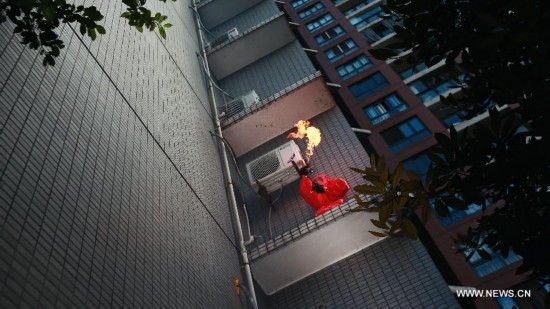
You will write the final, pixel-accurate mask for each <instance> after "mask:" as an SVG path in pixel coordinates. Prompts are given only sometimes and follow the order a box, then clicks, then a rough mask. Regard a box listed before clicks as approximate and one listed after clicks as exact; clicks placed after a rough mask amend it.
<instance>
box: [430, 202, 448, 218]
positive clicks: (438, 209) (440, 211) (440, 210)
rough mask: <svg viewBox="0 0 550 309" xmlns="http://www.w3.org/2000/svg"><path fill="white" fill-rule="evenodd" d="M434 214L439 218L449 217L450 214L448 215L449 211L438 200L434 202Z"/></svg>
mask: <svg viewBox="0 0 550 309" xmlns="http://www.w3.org/2000/svg"><path fill="white" fill-rule="evenodd" d="M434 209H435V213H436V214H437V215H438V216H440V217H449V216H450V215H451V214H450V213H449V209H448V208H447V206H446V205H445V204H443V202H441V201H440V200H436V201H435V207H434Z"/></svg>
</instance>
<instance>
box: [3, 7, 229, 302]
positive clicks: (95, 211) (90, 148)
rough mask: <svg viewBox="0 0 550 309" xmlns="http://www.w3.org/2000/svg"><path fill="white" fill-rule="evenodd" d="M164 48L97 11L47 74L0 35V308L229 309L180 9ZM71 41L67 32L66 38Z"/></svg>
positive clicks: (194, 64) (204, 125) (224, 223)
mask: <svg viewBox="0 0 550 309" xmlns="http://www.w3.org/2000/svg"><path fill="white" fill-rule="evenodd" d="M157 2H158V1H151V2H150V3H149V2H148V5H150V7H151V8H152V10H153V11H158V10H160V11H162V12H163V13H165V14H166V15H168V16H169V20H170V22H171V23H172V24H173V25H174V26H173V27H172V28H171V29H169V31H168V40H166V41H161V40H160V39H159V37H158V35H156V34H154V33H143V34H139V33H138V32H137V31H136V30H135V29H131V28H130V27H128V26H127V25H126V24H125V21H123V20H122V19H120V18H119V16H120V14H121V12H122V6H121V2H120V1H107V0H104V1H96V2H94V4H95V5H96V6H97V7H98V8H99V9H100V11H101V12H103V13H104V15H106V16H105V19H104V25H105V28H106V29H107V31H108V33H107V34H106V35H103V36H99V37H98V39H97V40H96V41H95V42H90V40H89V39H88V38H84V39H83V41H81V37H80V34H75V32H74V31H73V30H72V29H71V28H69V27H68V26H67V25H65V26H64V27H63V29H62V30H61V34H62V38H63V40H64V41H65V43H66V44H65V45H66V48H65V49H64V50H62V52H61V56H60V57H59V58H58V59H57V65H56V66H55V67H53V68H47V69H45V68H44V67H42V64H41V58H40V57H37V53H36V52H34V51H30V50H28V49H26V48H25V47H23V46H22V45H21V44H20V43H19V41H20V37H18V36H12V35H11V32H12V29H13V26H12V25H11V24H9V23H4V24H2V25H0V307H2V308H10V307H77V308H84V307H100V306H101V307H122V306H124V307H147V308H151V307H161V308H167V307H172V308H174V307H177V308H198V307H210V308H214V307H215V308H221V307H234V306H235V295H234V292H233V289H232V284H231V279H232V277H233V276H236V275H237V276H238V275H239V273H240V269H239V265H238V259H237V255H236V252H235V249H234V247H233V242H234V239H233V236H232V235H233V233H232V228H231V220H230V215H229V212H228V207H227V198H226V194H225V188H224V184H223V178H222V173H221V168H220V164H219V157H218V149H217V141H215V140H214V139H212V138H211V136H210V134H209V132H208V131H209V130H212V129H213V128H212V121H211V119H210V115H211V111H210V109H209V104H208V100H207V93H206V89H205V86H204V79H203V75H202V72H201V68H200V66H199V62H198V58H197V56H196V54H195V52H196V51H197V37H196V33H195V30H194V23H193V20H192V17H193V13H192V12H191V11H190V10H189V9H188V8H187V3H186V1H178V2H176V3H172V2H170V1H169V2H168V3H166V4H162V3H157ZM77 32H78V31H77Z"/></svg>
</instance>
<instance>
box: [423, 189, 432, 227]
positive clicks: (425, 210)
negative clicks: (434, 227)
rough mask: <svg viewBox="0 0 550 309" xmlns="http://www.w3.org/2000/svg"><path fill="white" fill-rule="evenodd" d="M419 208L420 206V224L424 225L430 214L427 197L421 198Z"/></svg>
mask: <svg viewBox="0 0 550 309" xmlns="http://www.w3.org/2000/svg"><path fill="white" fill-rule="evenodd" d="M421 206H422V223H424V224H426V223H427V222H428V220H429V219H430V215H431V214H432V210H431V207H430V203H429V201H428V198H427V197H425V196H423V197H422V200H421Z"/></svg>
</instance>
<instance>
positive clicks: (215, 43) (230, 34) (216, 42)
mask: <svg viewBox="0 0 550 309" xmlns="http://www.w3.org/2000/svg"><path fill="white" fill-rule="evenodd" d="M237 36H239V30H238V29H237V28H232V29H230V30H229V31H227V32H226V33H224V34H222V35H220V36H219V37H217V38H215V39H213V40H212V41H210V42H209V43H208V45H209V48H214V47H216V46H218V45H222V44H223V43H225V42H227V41H229V40H231V39H234V38H236V37H237Z"/></svg>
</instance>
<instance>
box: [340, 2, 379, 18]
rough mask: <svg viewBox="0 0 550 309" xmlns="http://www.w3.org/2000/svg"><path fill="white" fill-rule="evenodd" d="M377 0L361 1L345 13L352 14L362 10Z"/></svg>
mask: <svg viewBox="0 0 550 309" xmlns="http://www.w3.org/2000/svg"><path fill="white" fill-rule="evenodd" d="M375 1H376V0H363V1H361V2H359V3H358V4H356V5H355V6H353V7H352V8H349V9H347V10H345V11H344V15H346V16H347V15H350V14H352V13H354V12H357V11H359V10H361V9H362V8H364V7H367V6H368V5H369V4H371V3H373V2H375Z"/></svg>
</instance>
